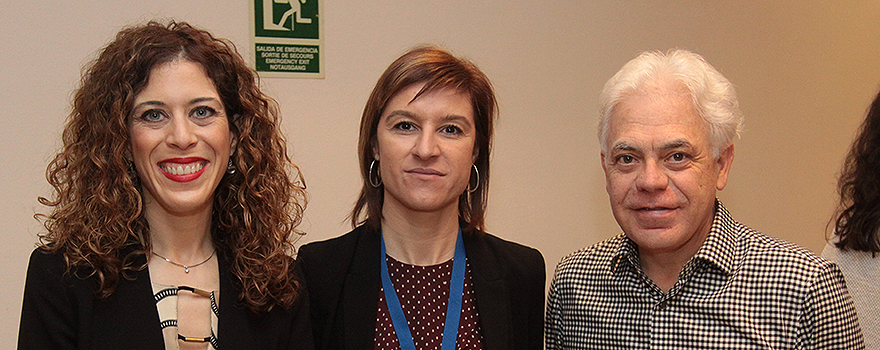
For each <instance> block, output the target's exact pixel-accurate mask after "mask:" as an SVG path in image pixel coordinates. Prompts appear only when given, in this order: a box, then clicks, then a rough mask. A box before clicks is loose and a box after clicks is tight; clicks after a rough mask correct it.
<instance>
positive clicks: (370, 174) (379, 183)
mask: <svg viewBox="0 0 880 350" xmlns="http://www.w3.org/2000/svg"><path fill="white" fill-rule="evenodd" d="M376 163H378V162H377V161H376V160H375V159H373V161H372V162H370V172H368V173H367V180H368V181H370V186H373V188H379V186H382V175H380V174H379V171H378V170H376V176H375V177H376V179H377V180H376V181H373V168H374V167H375V166H376Z"/></svg>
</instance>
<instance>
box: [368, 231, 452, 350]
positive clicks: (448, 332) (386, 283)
mask: <svg viewBox="0 0 880 350" xmlns="http://www.w3.org/2000/svg"><path fill="white" fill-rule="evenodd" d="M380 238H381V237H380ZM380 241H382V256H381V258H382V260H381V266H382V289H383V290H384V291H385V303H386V304H388V313H390V314H391V323H392V324H393V325H394V332H395V333H397V342H398V343H400V349H401V350H416V344H415V341H413V336H412V333H411V332H410V330H409V324H408V323H407V322H406V316H405V315H404V314H403V308H402V307H401V306H400V299H398V298H397V292H396V291H395V290H394V284H392V283H391V275H389V274H388V261H387V260H386V258H385V256H386V253H385V239H384V238H382V239H380ZM465 260H466V257H465V253H464V241H463V240H462V238H461V227H459V228H458V238H457V239H456V240H455V256H453V258H452V277H451V278H452V281H450V284H449V301H448V302H447V304H446V323H445V324H444V325H443V342H442V343H441V344H442V345H441V347H440V349H441V350H455V341H456V338H457V337H458V322H459V320H460V319H461V297H462V294H463V292H464V270H465Z"/></svg>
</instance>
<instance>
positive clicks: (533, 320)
mask: <svg viewBox="0 0 880 350" xmlns="http://www.w3.org/2000/svg"><path fill="white" fill-rule="evenodd" d="M531 253H532V254H530V255H531V257H530V258H529V261H530V263H529V266H530V267H531V271H530V278H531V279H530V280H529V281H528V286H529V302H530V304H529V306H528V309H529V311H528V312H529V313H528V317H529V349H543V348H544V284H545V283H546V282H545V279H546V277H547V276H546V275H547V271H546V269H545V267H544V256H543V255H541V252H539V251H538V250H536V249H531Z"/></svg>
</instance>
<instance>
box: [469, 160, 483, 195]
mask: <svg viewBox="0 0 880 350" xmlns="http://www.w3.org/2000/svg"><path fill="white" fill-rule="evenodd" d="M473 166H474V173H476V174H477V181H474V182H473V183H474V188H471V181H470V180H468V188H467V191H468V193H474V192H476V191H477V189H478V188H480V170H479V169H477V165H476V164H474V165H473Z"/></svg>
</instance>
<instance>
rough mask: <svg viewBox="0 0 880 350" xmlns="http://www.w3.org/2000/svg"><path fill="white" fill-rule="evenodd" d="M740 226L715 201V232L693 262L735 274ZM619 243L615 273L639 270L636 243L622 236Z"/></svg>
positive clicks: (613, 262)
mask: <svg viewBox="0 0 880 350" xmlns="http://www.w3.org/2000/svg"><path fill="white" fill-rule="evenodd" d="M738 225H739V224H738V223H737V222H736V221H735V220H734V219H733V217H731V216H730V213H729V212H728V211H727V209H726V208H724V205H723V204H721V201H719V200H718V199H716V200H715V217H714V219H713V220H712V228H711V229H709V235H708V237H706V242H704V243H703V246H702V247H700V249H699V250H698V251H697V254H695V255H694V257H693V258H692V259H691V260H703V261H705V262H708V263H710V264H712V265H715V266H717V267H718V268H719V269H720V270H721V271H723V272H724V273H725V274H728V275H730V274H732V273H733V270H734V260H735V256H736V251H735V250H736V247H737V238H738V233H737V232H738V231H737V229H736V228H737V226H738ZM614 240H616V241H617V243H616V245H617V253H616V254H615V255H614V257H613V258H612V259H611V266H609V267H610V268H611V271H612V272H618V271H619V269H620V268H621V267H622V266H623V265H625V264H627V263H628V264H630V265H631V266H633V267H639V253H638V246H637V245H636V243H635V242H633V240H631V239H629V238H628V237H626V235H625V234H620V235H618V236H617V237H615V238H614Z"/></svg>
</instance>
